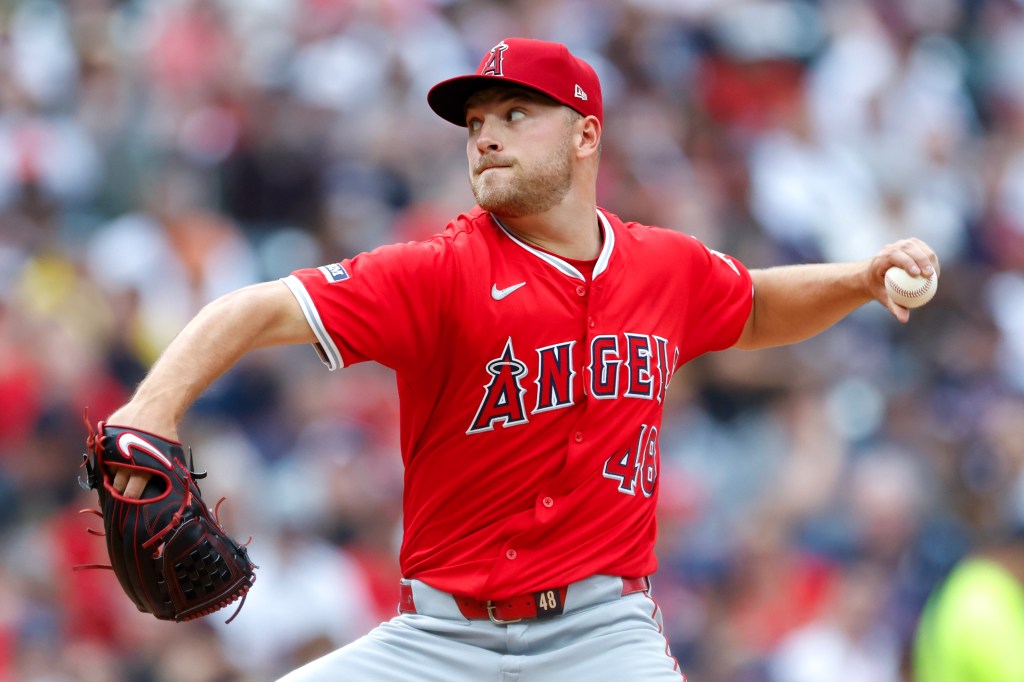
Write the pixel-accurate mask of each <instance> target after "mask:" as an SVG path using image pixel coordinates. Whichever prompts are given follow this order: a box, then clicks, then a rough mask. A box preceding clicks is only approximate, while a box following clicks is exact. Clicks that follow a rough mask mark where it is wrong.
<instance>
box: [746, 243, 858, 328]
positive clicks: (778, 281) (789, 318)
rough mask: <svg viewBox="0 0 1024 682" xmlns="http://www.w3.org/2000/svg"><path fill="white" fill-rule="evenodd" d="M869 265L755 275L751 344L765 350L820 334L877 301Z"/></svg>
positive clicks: (830, 265) (796, 268) (781, 269)
mask: <svg viewBox="0 0 1024 682" xmlns="http://www.w3.org/2000/svg"><path fill="white" fill-rule="evenodd" d="M866 268H867V264H866V263H823V264H811V265H792V266H784V267H778V268H771V269H768V270H754V271H752V272H751V277H752V278H753V280H754V297H755V303H754V310H753V312H752V313H751V315H752V320H751V323H752V325H753V329H752V332H753V333H752V335H751V337H750V338H749V344H750V345H745V346H741V347H752V348H764V347H767V346H779V345H784V344H789V343H796V342H799V341H803V340H804V339H808V338H810V337H812V336H815V335H816V334H819V333H821V332H823V331H825V330H826V329H828V328H829V327H831V326H832V325H834V324H835V323H836V322H838V321H839V320H841V319H843V318H844V317H846V316H847V315H849V314H850V313H851V312H853V311H854V310H856V309H857V308H859V307H860V306H862V305H864V304H865V303H868V302H869V301H871V300H872V298H873V296H872V293H871V291H870V289H869V288H868V285H867V284H866V282H865V277H866V275H865V272H866Z"/></svg>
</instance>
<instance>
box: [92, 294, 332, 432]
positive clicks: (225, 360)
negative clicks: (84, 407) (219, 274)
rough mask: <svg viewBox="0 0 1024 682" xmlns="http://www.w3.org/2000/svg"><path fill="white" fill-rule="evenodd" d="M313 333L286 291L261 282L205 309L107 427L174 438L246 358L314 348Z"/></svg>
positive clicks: (182, 333) (115, 414) (220, 299)
mask: <svg viewBox="0 0 1024 682" xmlns="http://www.w3.org/2000/svg"><path fill="white" fill-rule="evenodd" d="M315 340H316V339H315V337H314V335H313V332H312V330H311V329H310V328H309V325H308V324H307V323H306V320H305V317H303V315H302V312H301V309H300V308H299V306H298V303H297V302H296V301H295V298H294V297H293V296H292V294H291V292H290V291H288V288H287V287H286V286H285V285H284V284H282V283H281V282H265V283H263V284H257V285H253V286H250V287H246V288H244V289H240V290H238V291H235V292H232V293H230V294H227V295H226V296H222V297H221V298H219V299H217V300H215V301H213V302H212V303H210V304H208V305H207V306H206V307H204V308H203V309H202V310H201V311H200V312H199V314H198V315H196V316H195V318H193V319H192V321H191V322H189V323H188V324H187V325H186V326H185V328H184V329H182V331H181V333H180V334H178V336H177V337H175V339H174V340H173V341H171V343H170V344H169V345H168V346H167V349H166V350H165V351H164V352H163V354H162V355H161V356H160V358H159V359H158V360H157V362H156V363H155V364H154V365H153V367H152V369H151V370H150V372H149V374H148V375H147V376H146V378H145V379H144V380H143V381H142V383H141V384H139V386H138V388H137V389H136V391H135V394H134V395H133V396H132V399H131V400H130V401H129V402H128V403H126V404H125V405H124V406H122V407H121V408H119V409H118V410H116V411H115V412H114V413H113V414H111V415H110V416H109V417H108V418H107V421H108V422H109V423H111V424H121V425H126V426H132V427H135V428H138V429H142V430H145V431H151V432H153V433H155V434H158V435H161V436H163V437H165V438H171V439H177V438H178V436H177V425H178V422H180V421H181V418H182V416H183V415H184V414H185V411H186V410H187V409H188V408H189V406H190V405H192V403H193V402H195V400H196V399H197V398H198V397H199V396H200V395H201V394H202V392H203V391H205V390H206V389H207V388H208V387H209V385H210V384H211V383H213V382H214V381H215V380H216V379H217V378H218V377H220V376H221V375H222V374H224V373H225V372H226V371H228V369H230V368H231V367H232V366H233V365H234V364H235V363H236V362H238V361H239V360H240V359H241V358H242V357H243V356H244V355H245V354H246V353H248V352H249V351H251V350H254V349H256V348H261V347H265V346H272V345H279V344H287V343H313V342H314V341H315Z"/></svg>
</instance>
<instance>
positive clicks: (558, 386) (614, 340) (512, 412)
mask: <svg viewBox="0 0 1024 682" xmlns="http://www.w3.org/2000/svg"><path fill="white" fill-rule="evenodd" d="M534 352H535V353H536V358H537V359H536V369H535V370H534V372H533V379H532V381H533V383H534V384H535V385H536V399H535V400H534V401H533V404H531V405H527V402H526V397H525V396H526V394H527V388H526V384H525V382H527V381H530V378H529V377H528V376H527V375H528V374H530V368H529V366H528V365H527V363H526V362H524V361H523V359H521V357H520V356H518V355H517V354H516V350H515V347H514V345H513V343H512V337H509V338H508V340H507V341H506V342H505V346H504V348H503V349H502V351H501V354H500V355H499V356H498V357H496V358H494V359H492V360H490V361H489V362H488V363H487V365H486V367H485V369H486V372H487V374H488V375H489V379H488V381H487V383H486V384H484V395H483V399H482V400H481V401H480V406H479V407H478V408H477V411H476V414H475V415H474V417H473V421H472V423H471V424H470V427H469V429H468V430H467V431H466V433H467V434H472V433H483V432H485V431H493V430H494V428H495V427H496V426H497V425H499V424H500V425H501V426H502V427H504V428H507V427H510V426H516V425H518V424H526V423H528V422H529V421H530V415H531V414H538V413H540V412H548V411H551V410H558V409H562V408H565V407H572V406H573V405H575V404H576V402H577V399H578V396H577V395H575V393H574V391H575V388H574V387H575V382H574V381H573V379H574V378H575V377H576V374H577V371H576V369H575V368H576V366H577V365H576V361H575V360H576V357H575V356H576V353H578V352H579V349H578V347H577V343H576V341H565V342H562V343H556V344H552V345H550V346H544V347H542V348H537V349H535V350H534ZM585 352H586V355H585V356H584V357H585V359H586V360H587V361H588V362H587V364H586V365H585V366H584V367H583V372H584V381H585V382H586V390H587V392H588V393H589V394H590V395H591V396H593V397H594V398H595V399H597V400H613V399H617V398H620V397H625V398H639V399H642V400H657V401H658V402H662V400H663V399H664V397H665V391H667V390H668V386H669V383H670V381H671V379H672V374H673V372H674V371H675V368H676V365H677V364H678V361H679V349H678V348H676V349H674V351H673V353H672V358H671V360H669V350H668V340H667V339H664V338H662V337H660V336H656V335H653V334H635V333H623V334H604V335H601V336H595V337H594V338H593V339H591V341H590V343H589V346H588V347H586V350H585Z"/></svg>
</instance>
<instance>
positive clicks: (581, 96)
mask: <svg viewBox="0 0 1024 682" xmlns="http://www.w3.org/2000/svg"><path fill="white" fill-rule="evenodd" d="M575 94H576V99H581V100H583V101H584V102H586V101H587V93H585V92H583V88H581V87H580V84H579V83H577V84H576V93H575Z"/></svg>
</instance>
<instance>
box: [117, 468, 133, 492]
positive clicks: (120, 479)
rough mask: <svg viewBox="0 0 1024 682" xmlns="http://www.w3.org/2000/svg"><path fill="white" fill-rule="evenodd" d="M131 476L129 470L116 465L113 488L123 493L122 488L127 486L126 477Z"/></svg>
mask: <svg viewBox="0 0 1024 682" xmlns="http://www.w3.org/2000/svg"><path fill="white" fill-rule="evenodd" d="M131 476H132V474H131V472H130V471H128V470H127V469H123V468H121V467H117V471H116V472H115V473H114V490H116V491H117V492H119V493H121V494H122V495H123V494H124V489H125V488H127V487H128V479H130V478H131Z"/></svg>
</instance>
